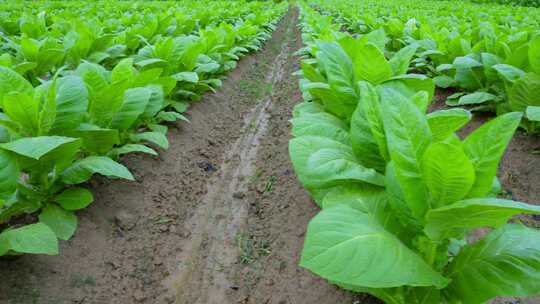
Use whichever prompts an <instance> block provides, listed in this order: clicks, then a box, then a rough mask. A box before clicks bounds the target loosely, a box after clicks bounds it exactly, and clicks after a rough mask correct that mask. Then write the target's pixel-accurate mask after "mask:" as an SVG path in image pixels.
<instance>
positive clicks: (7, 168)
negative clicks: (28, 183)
mask: <svg viewBox="0 0 540 304" xmlns="http://www.w3.org/2000/svg"><path fill="white" fill-rule="evenodd" d="M19 178H20V171H19V167H18V166H17V160H16V159H15V158H14V157H12V156H11V155H10V154H9V153H8V152H6V151H4V150H0V200H1V199H5V198H7V197H9V196H10V195H11V194H13V192H15V189H16V187H17V183H18V182H19Z"/></svg>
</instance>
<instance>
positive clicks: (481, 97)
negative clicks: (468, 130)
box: [458, 92, 497, 105]
mask: <svg viewBox="0 0 540 304" xmlns="http://www.w3.org/2000/svg"><path fill="white" fill-rule="evenodd" d="M496 98H497V96H495V95H493V94H490V93H485V92H475V93H471V94H467V95H464V96H461V97H460V98H459V101H458V105H471V104H480V103H484V102H488V101H493V100H495V99H496Z"/></svg>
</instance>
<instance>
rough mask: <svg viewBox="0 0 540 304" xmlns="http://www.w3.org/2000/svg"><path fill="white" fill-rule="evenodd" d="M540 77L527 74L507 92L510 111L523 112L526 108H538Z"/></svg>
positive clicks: (539, 101) (539, 103)
mask: <svg viewBox="0 0 540 304" xmlns="http://www.w3.org/2000/svg"><path fill="white" fill-rule="evenodd" d="M539 96H540V75H537V74H533V73H529V74H526V75H525V76H523V77H521V78H520V79H518V80H517V81H516V82H515V83H514V85H513V86H512V88H511V89H510V91H509V92H508V103H509V104H510V107H511V108H512V111H519V112H524V111H525V109H526V108H527V107H528V106H540V97H539Z"/></svg>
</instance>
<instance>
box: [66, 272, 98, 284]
mask: <svg viewBox="0 0 540 304" xmlns="http://www.w3.org/2000/svg"><path fill="white" fill-rule="evenodd" d="M87 285H90V286H95V285H96V279H95V278H94V277H93V276H91V275H85V274H82V273H74V274H73V275H71V286H72V287H76V288H79V287H83V286H87Z"/></svg>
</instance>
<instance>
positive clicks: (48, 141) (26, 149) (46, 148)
mask: <svg viewBox="0 0 540 304" xmlns="http://www.w3.org/2000/svg"><path fill="white" fill-rule="evenodd" d="M77 141H80V139H78V138H71V137H62V136H39V137H25V138H21V139H18V140H15V141H12V142H9V143H5V144H1V145H0V147H2V148H4V149H6V150H9V151H12V152H14V153H17V154H19V155H22V156H26V157H29V158H32V159H35V160H39V159H40V158H42V157H43V156H45V155H46V154H48V153H50V152H52V151H53V150H55V149H57V148H59V147H61V146H62V145H65V144H69V143H74V142H77Z"/></svg>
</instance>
